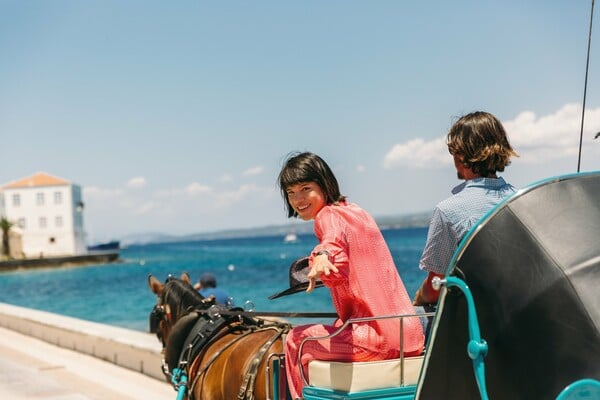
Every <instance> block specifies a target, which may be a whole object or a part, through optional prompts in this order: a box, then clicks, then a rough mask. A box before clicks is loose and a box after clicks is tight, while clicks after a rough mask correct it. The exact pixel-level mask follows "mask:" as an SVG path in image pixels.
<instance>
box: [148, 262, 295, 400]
mask: <svg viewBox="0 0 600 400" xmlns="http://www.w3.org/2000/svg"><path fill="white" fill-rule="evenodd" d="M148 286H150V289H151V290H152V292H153V293H154V294H156V296H157V303H156V305H155V306H154V308H153V309H152V312H151V313H150V332H151V333H155V334H156V336H157V337H158V339H159V341H160V342H161V343H162V346H163V350H162V353H163V373H164V374H165V377H166V378H167V380H170V381H171V383H172V384H173V386H174V388H175V390H177V391H178V392H179V396H180V398H184V396H187V399H189V400H232V399H238V400H251V399H255V400H266V399H268V398H270V396H269V393H268V391H269V390H270V389H269V388H267V366H268V365H269V364H268V363H269V360H270V359H271V355H274V354H281V353H282V351H283V344H284V343H283V340H284V339H283V338H284V336H285V334H286V333H287V332H288V331H289V329H290V327H291V326H290V325H289V324H287V323H285V322H281V321H275V320H264V319H260V318H256V317H254V316H251V317H249V316H248V314H249V313H247V312H244V311H243V310H242V309H239V308H237V309H236V308H229V307H226V306H221V305H218V304H215V301H214V298H212V296H211V297H210V298H204V297H202V296H201V295H200V294H199V293H198V292H197V291H196V290H195V289H194V288H193V287H192V285H191V283H190V277H189V275H188V274H187V273H182V274H181V276H180V278H179V279H177V278H174V277H172V276H169V277H168V278H167V280H166V281H165V283H164V284H163V283H161V282H160V281H159V280H158V279H157V278H155V277H154V276H152V275H149V276H148ZM182 386H183V387H184V388H183V389H182ZM178 398H179V397H178Z"/></svg>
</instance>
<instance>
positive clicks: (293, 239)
mask: <svg viewBox="0 0 600 400" xmlns="http://www.w3.org/2000/svg"><path fill="white" fill-rule="evenodd" d="M297 241H298V235H296V234H295V233H293V232H290V233H288V234H287V235H285V237H284V238H283V242H284V243H296V242H297Z"/></svg>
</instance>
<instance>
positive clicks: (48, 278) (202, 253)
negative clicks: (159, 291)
mask: <svg viewBox="0 0 600 400" xmlns="http://www.w3.org/2000/svg"><path fill="white" fill-rule="evenodd" d="M383 234H384V237H385V239H386V242H387V243H388V246H389V247H390V250H391V252H392V255H393V257H394V261H395V262H396V266H397V267H398V270H399V272H400V275H401V277H402V279H403V281H404V284H405V286H406V288H407V290H408V292H409V295H410V296H411V297H412V295H413V294H414V292H415V290H416V289H417V288H418V286H419V284H420V282H421V280H422V279H423V278H424V276H425V275H424V273H423V272H422V271H420V270H419V269H418V267H417V264H418V261H419V257H420V255H421V251H422V250H423V246H424V244H425V239H426V235H427V230H426V229H425V228H409V229H390V230H384V231H383ZM315 245H316V239H315V238H314V236H313V235H299V236H298V241H297V242H295V243H284V242H283V237H279V236H277V237H261V238H238V239H226V240H211V241H195V242H177V243H164V244H147V245H135V246H130V247H128V248H127V249H124V250H122V251H121V258H122V260H123V262H120V263H113V264H105V265H96V266H86V267H77V268H72V267H71V268H69V267H65V268H54V269H37V270H29V271H15V272H5V273H0V302H3V303H9V304H14V305H18V306H23V307H29V308H34V309H39V310H44V311H49V312H52V313H57V314H62V315H67V316H71V317H76V318H80V319H85V320H90V321H95V322H100V323H104V324H108V325H115V326H121V327H125V328H129V329H135V330H140V331H147V329H148V315H149V313H150V310H151V309H152V307H153V305H154V304H155V301H156V298H155V296H154V294H153V293H152V292H151V291H150V289H149V288H148V284H147V278H148V274H152V275H154V276H156V277H157V278H159V279H160V280H164V279H165V278H166V277H167V275H168V274H173V275H177V276H178V275H179V274H181V272H183V271H185V272H188V273H189V274H190V276H191V277H192V279H193V280H194V281H195V280H197V279H198V278H199V276H200V275H201V274H202V273H203V272H212V273H214V274H215V275H216V277H217V281H218V286H219V287H222V288H224V289H226V290H227V291H228V292H229V294H230V296H232V297H233V301H234V303H235V305H236V306H243V305H244V304H245V303H246V302H251V303H253V304H254V309H255V311H282V312H290V311H300V312H302V311H304V312H333V311H334V310H333V306H332V305H331V299H330V297H329V292H328V290H327V289H326V288H319V289H315V290H314V291H313V292H312V293H311V294H306V293H297V294H294V295H291V296H287V297H282V298H279V299H275V300H269V299H268V298H267V297H268V296H270V295H271V294H274V293H276V292H279V291H280V290H283V289H285V288H287V287H288V269H289V265H290V263H291V262H292V261H293V260H295V259H297V258H299V257H302V256H304V255H306V254H308V253H309V252H310V250H311V249H312V248H313V247H314V246H315ZM292 322H294V323H300V322H305V321H301V320H300V321H298V320H296V321H294V320H292Z"/></svg>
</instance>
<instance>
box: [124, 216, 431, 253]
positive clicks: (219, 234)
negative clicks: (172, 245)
mask: <svg viewBox="0 0 600 400" xmlns="http://www.w3.org/2000/svg"><path fill="white" fill-rule="evenodd" d="M430 218H431V212H427V213H417V214H406V215H395V216H380V217H375V220H376V221H377V224H378V225H379V227H380V228H381V229H401V228H418V227H427V226H428V225H429V220H430ZM290 232H294V233H296V234H297V235H302V234H307V233H312V232H313V223H312V221H310V222H300V223H298V222H296V223H293V224H283V225H268V226H263V227H257V228H243V229H228V230H222V231H215V232H202V233H193V234H189V235H169V234H163V233H142V234H134V235H128V236H125V237H122V238H121V245H123V246H129V245H132V244H149V243H169V242H193V241H198V240H216V239H234V238H243V237H261V236H282V237H283V236H285V235H286V234H288V233H290Z"/></svg>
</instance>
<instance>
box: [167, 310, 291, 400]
mask: <svg viewBox="0 0 600 400" xmlns="http://www.w3.org/2000/svg"><path fill="white" fill-rule="evenodd" d="M190 314H195V316H193V315H190V318H195V319H196V322H195V323H194V325H193V326H192V328H191V329H190V331H189V333H188V334H187V337H186V339H185V341H184V342H183V346H182V347H181V352H180V355H179V360H178V362H177V366H176V368H172V367H173V366H172V365H168V368H171V369H172V370H173V373H172V374H170V373H169V372H168V369H167V368H165V367H166V366H165V365H164V361H163V369H165V373H166V374H167V375H171V383H172V385H173V387H174V388H175V390H179V388H180V386H181V385H187V376H185V377H182V376H181V375H182V374H184V372H183V371H185V369H186V367H187V370H188V376H189V377H194V378H193V381H192V383H191V385H190V386H189V389H188V390H187V392H188V398H189V399H190V400H193V396H194V388H195V386H196V384H197V383H198V381H199V379H200V377H201V376H202V375H203V374H204V373H206V371H207V370H208V368H209V367H210V366H211V365H212V364H213V363H214V362H215V361H216V360H217V359H218V357H219V356H221V354H222V353H223V352H224V351H225V350H226V349H227V348H229V347H231V346H232V345H234V344H235V343H236V342H238V341H239V340H241V339H242V338H244V337H246V336H247V335H249V334H251V333H255V332H259V331H264V330H273V331H274V333H273V335H272V336H271V337H270V338H269V339H268V340H267V341H266V342H265V343H264V344H263V345H262V346H261V348H260V349H259V350H258V351H257V352H256V354H255V356H254V358H253V359H252V361H251V362H250V364H249V366H248V367H247V370H246V373H245V374H244V381H243V383H242V385H241V386H240V390H239V393H238V397H237V398H238V400H252V399H254V389H255V385H256V376H257V373H258V367H259V364H260V362H261V360H262V359H263V357H264V356H265V353H266V352H267V350H268V349H269V348H270V347H271V345H272V344H273V343H275V341H276V340H277V339H279V338H280V337H281V336H282V335H283V334H284V333H286V332H287V331H288V330H289V328H290V326H289V324H284V323H278V322H267V321H265V320H262V319H254V318H249V317H246V316H244V315H243V314H245V313H244V312H243V310H242V309H239V308H231V309H230V308H226V307H224V306H219V305H215V306H212V307H211V308H210V309H209V310H194V311H192V312H191V313H190ZM236 331H239V332H242V333H241V334H240V335H239V336H237V337H236V338H235V339H233V340H232V341H230V342H229V343H227V344H226V345H225V346H224V347H223V348H221V349H220V350H219V351H217V352H216V353H215V354H214V355H213V356H212V357H211V358H210V359H209V360H208V361H207V362H206V363H205V364H204V366H202V368H199V366H200V365H199V362H195V360H199V359H200V358H199V356H201V355H203V354H204V353H205V352H206V351H207V350H208V348H209V345H210V344H211V343H213V342H215V341H216V340H218V339H220V338H222V337H224V336H226V335H228V334H230V333H233V332H236ZM182 378H183V379H182Z"/></svg>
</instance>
